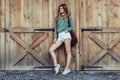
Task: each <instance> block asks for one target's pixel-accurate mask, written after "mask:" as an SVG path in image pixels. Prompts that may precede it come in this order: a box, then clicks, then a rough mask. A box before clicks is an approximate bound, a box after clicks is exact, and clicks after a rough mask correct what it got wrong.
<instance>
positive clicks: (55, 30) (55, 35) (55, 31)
mask: <svg viewBox="0 0 120 80" xmlns="http://www.w3.org/2000/svg"><path fill="white" fill-rule="evenodd" d="M56 23H57V22H56V21H55V28H54V40H55V39H57V24H56Z"/></svg>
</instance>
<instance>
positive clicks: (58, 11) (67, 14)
mask: <svg viewBox="0 0 120 80" xmlns="http://www.w3.org/2000/svg"><path fill="white" fill-rule="evenodd" d="M60 7H63V9H64V11H65V13H66V15H65V16H64V20H65V21H66V20H67V18H68V16H70V12H69V11H68V7H67V5H66V4H60V5H59V7H58V10H57V16H56V17H55V20H59V19H60V16H61V15H62V14H60Z"/></svg>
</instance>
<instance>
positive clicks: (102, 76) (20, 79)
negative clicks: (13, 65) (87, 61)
mask: <svg viewBox="0 0 120 80" xmlns="http://www.w3.org/2000/svg"><path fill="white" fill-rule="evenodd" d="M0 80H120V71H72V72H71V73H69V74H67V75H62V74H61V71H60V72H59V74H58V75H55V74H54V72H53V71H51V70H48V71H40V70H30V71H29V70H28V71H27V70H26V71H22V70H19V71H18V70H17V71H15V70H14V71H12V70H7V71H0Z"/></svg>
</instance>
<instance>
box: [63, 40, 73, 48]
mask: <svg viewBox="0 0 120 80" xmlns="http://www.w3.org/2000/svg"><path fill="white" fill-rule="evenodd" d="M64 43H65V48H66V50H70V49H71V39H65V40H64Z"/></svg>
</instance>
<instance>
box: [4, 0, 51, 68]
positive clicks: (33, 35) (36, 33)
mask: <svg viewBox="0 0 120 80" xmlns="http://www.w3.org/2000/svg"><path fill="white" fill-rule="evenodd" d="M5 5H6V32H7V33H6V60H5V61H6V70H32V69H34V67H39V66H50V65H51V60H50V56H49V53H48V49H49V45H50V44H51V43H52V42H51V41H52V37H53V36H52V33H53V30H52V29H51V28H50V27H51V26H53V25H52V23H50V24H49V19H51V17H49V3H48V1H47V0H6V3H5ZM50 6H51V5H50ZM51 14H52V13H51ZM48 26H49V27H48Z"/></svg>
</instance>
